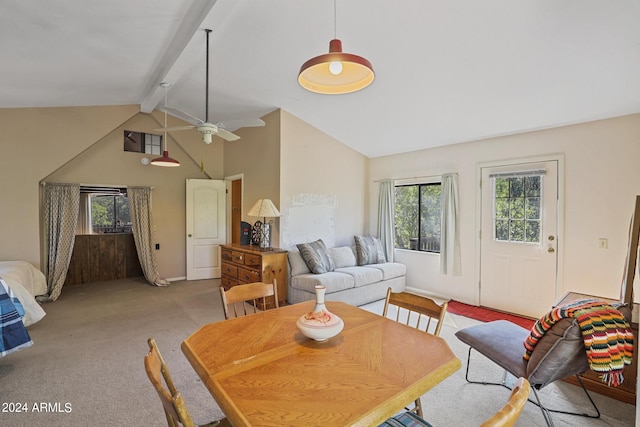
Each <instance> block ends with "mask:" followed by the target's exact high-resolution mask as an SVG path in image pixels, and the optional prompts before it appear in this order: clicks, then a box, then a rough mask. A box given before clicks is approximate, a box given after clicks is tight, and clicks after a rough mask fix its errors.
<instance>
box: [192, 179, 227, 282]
mask: <svg viewBox="0 0 640 427" xmlns="http://www.w3.org/2000/svg"><path fill="white" fill-rule="evenodd" d="M225 189H226V185H225V182H224V181H217V180H211V179H187V280H199V279H212V278H219V277H220V275H221V270H220V245H221V244H223V243H225V241H226V236H225V233H226V226H225V223H226V210H225V199H226V196H225Z"/></svg>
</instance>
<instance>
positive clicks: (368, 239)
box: [353, 236, 387, 265]
mask: <svg viewBox="0 0 640 427" xmlns="http://www.w3.org/2000/svg"><path fill="white" fill-rule="evenodd" d="M353 238H354V240H355V242H356V257H357V260H358V265H367V264H378V263H381V262H386V261H387V259H386V257H385V256H384V249H383V248H382V242H381V241H380V239H378V238H377V237H373V236H354V237H353Z"/></svg>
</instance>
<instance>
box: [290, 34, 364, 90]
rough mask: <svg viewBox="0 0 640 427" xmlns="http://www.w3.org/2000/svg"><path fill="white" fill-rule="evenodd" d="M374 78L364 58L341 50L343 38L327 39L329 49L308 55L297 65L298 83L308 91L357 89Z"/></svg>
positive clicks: (362, 87)
mask: <svg viewBox="0 0 640 427" xmlns="http://www.w3.org/2000/svg"><path fill="white" fill-rule="evenodd" d="M374 78H375V73H374V72H373V67H372V66H371V63H370V62H369V61H367V60H366V59H365V58H363V57H361V56H358V55H353V54H350V53H344V52H342V42H341V41H340V40H339V39H333V40H331V41H330V42H329V53H327V54H324V55H320V56H316V57H315V58H311V59H310V60H308V61H307V62H305V63H304V64H302V67H300V73H299V74H298V83H300V86H302V87H303V88H305V89H307V90H308V91H311V92H315V93H322V94H328V95H339V94H344V93H351V92H356V91H358V90H360V89H364V88H365V87H367V86H369V85H370V84H371V83H372V82H373V80H374Z"/></svg>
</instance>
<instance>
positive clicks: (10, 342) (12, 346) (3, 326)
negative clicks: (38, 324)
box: [0, 279, 33, 357]
mask: <svg viewBox="0 0 640 427" xmlns="http://www.w3.org/2000/svg"><path fill="white" fill-rule="evenodd" d="M22 316H24V308H23V307H22V304H21V303H20V300H18V298H16V297H15V296H14V295H13V292H12V291H11V288H10V287H9V286H7V285H6V283H5V282H4V280H2V279H0V357H3V356H6V355H7V354H9V353H13V352H14V351H18V350H21V349H23V348H26V347H30V346H32V345H33V341H31V338H30V337H29V333H28V332H27V329H26V328H25V327H24V324H23V323H22Z"/></svg>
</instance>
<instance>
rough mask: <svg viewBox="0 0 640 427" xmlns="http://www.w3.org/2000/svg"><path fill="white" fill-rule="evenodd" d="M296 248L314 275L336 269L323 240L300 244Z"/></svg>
mask: <svg viewBox="0 0 640 427" xmlns="http://www.w3.org/2000/svg"><path fill="white" fill-rule="evenodd" d="M296 246H297V247H298V250H299V251H300V255H302V259H303V260H304V262H305V263H306V264H307V267H309V270H311V272H312V273H315V274H322V273H326V272H328V271H333V270H335V269H336V266H335V264H334V263H333V259H331V256H329V251H328V250H327V246H326V245H325V244H324V242H323V241H322V239H318V240H316V241H315V242H311V243H300V244H299V245H296Z"/></svg>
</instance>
